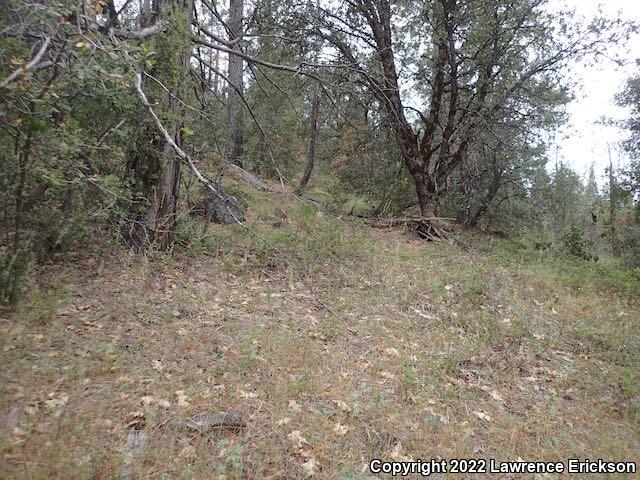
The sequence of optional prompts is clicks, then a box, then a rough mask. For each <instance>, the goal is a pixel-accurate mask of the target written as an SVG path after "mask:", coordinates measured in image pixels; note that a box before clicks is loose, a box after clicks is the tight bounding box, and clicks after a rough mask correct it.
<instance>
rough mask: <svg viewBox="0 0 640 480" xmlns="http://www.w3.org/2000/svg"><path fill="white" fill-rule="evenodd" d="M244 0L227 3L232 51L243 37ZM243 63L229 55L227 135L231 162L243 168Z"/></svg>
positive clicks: (239, 57)
mask: <svg viewBox="0 0 640 480" xmlns="http://www.w3.org/2000/svg"><path fill="white" fill-rule="evenodd" d="M243 13H244V0H230V1H229V30H230V32H229V41H230V42H235V43H234V44H233V50H237V51H239V52H240V51H241V46H240V41H241V39H242V36H243V26H242V17H243ZM243 67H244V61H243V59H242V57H241V56H239V55H233V54H231V53H230V54H229V72H228V77H229V82H230V83H231V86H230V89H229V135H230V139H231V161H232V162H233V163H235V164H236V165H238V166H239V167H242V166H243V162H244V158H243V157H244V128H243V102H242V94H243V92H244V85H243V81H242V71H243Z"/></svg>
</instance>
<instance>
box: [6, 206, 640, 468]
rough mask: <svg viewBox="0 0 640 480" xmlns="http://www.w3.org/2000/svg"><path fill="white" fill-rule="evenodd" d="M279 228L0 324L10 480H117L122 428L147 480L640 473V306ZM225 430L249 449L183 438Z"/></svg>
mask: <svg viewBox="0 0 640 480" xmlns="http://www.w3.org/2000/svg"><path fill="white" fill-rule="evenodd" d="M272 207H273V208H271V207H270V206H269V205H266V206H265V205H262V206H261V209H260V211H259V214H258V216H257V217H256V218H254V219H252V220H251V222H252V223H251V224H252V225H254V227H255V228H256V230H257V231H258V232H259V233H260V235H261V236H262V237H268V239H269V240H268V243H264V242H263V241H262V240H260V239H259V238H256V237H253V236H251V235H249V234H247V233H246V232H244V231H243V230H242V229H240V228H227V229H219V228H212V232H210V233H209V234H208V236H207V240H206V241H207V242H211V243H210V245H209V244H206V243H203V244H201V245H200V246H199V247H198V251H199V252H201V253H198V254H197V255H196V254H191V255H187V254H186V253H182V254H181V253H176V254H174V255H173V256H172V257H165V256H158V257H154V258H148V259H146V260H144V259H140V258H137V257H130V256H127V255H123V254H122V252H113V253H112V254H109V255H103V256H101V257H100V256H97V255H96V256H78V257H77V258H74V259H72V260H68V261H66V262H64V263H61V264H57V265H51V266H48V267H47V268H46V269H45V270H44V271H43V272H41V273H40V274H39V277H38V282H39V285H40V287H39V290H38V291H39V292H40V293H39V294H37V295H36V294H34V296H33V298H32V299H31V300H30V302H29V303H28V304H25V305H24V306H23V307H21V308H20V309H19V310H17V311H15V312H6V313H5V314H3V318H2V322H1V324H0V325H1V328H2V353H1V354H0V362H1V363H2V365H3V372H2V390H1V399H0V412H4V413H6V412H11V411H13V413H14V414H16V415H17V421H13V422H12V421H11V419H8V420H7V419H6V418H5V421H4V423H2V422H0V428H1V429H2V430H1V431H0V436H1V437H0V438H1V440H0V441H1V445H0V446H1V449H2V457H1V459H0V477H2V478H43V479H45V478H46V479H48V478H96V479H97V478H117V477H118V474H119V471H120V469H121V467H122V464H123V462H124V461H125V458H126V456H127V452H126V439H127V433H128V431H129V429H130V428H136V429H142V430H144V431H145V432H147V435H148V440H147V442H146V444H145V445H144V447H143V449H142V450H141V451H140V452H139V453H138V454H137V455H135V457H134V458H133V462H132V465H133V471H134V474H135V476H136V478H202V479H205V478H207V479H208V478H256V479H259V478H274V479H281V478H303V477H304V476H305V475H306V474H307V473H311V472H312V471H313V472H315V476H316V477H317V478H326V479H334V478H336V479H354V480H355V479H366V478H370V477H371V474H370V473H368V471H367V469H366V466H367V464H368V461H369V460H370V459H371V458H374V457H378V458H380V457H382V458H386V459H399V458H403V457H410V458H422V459H427V458H432V457H443V458H452V457H485V458H489V457H493V458H498V459H502V460H514V459H517V458H518V457H520V458H523V459H528V460H540V459H545V460H566V459H567V458H569V457H579V458H585V457H587V458H593V459H597V458H605V459H619V460H638V458H637V454H638V452H639V451H640V435H639V433H640V421H639V418H638V416H639V415H640V414H639V413H638V412H639V408H640V407H638V396H639V392H638V365H639V363H640V362H639V359H638V355H639V354H638V350H639V348H638V347H639V346H640V339H639V338H638V332H639V329H638V319H639V318H640V309H639V308H638V305H634V304H631V303H630V302H629V301H628V300H625V298H624V297H619V296H617V295H615V294H611V293H610V292H609V293H607V292H606V291H593V292H589V293H588V294H585V293H584V292H581V291H577V290H576V289H575V288H572V287H571V286H570V285H566V284H565V283H562V282H559V281H558V280H557V279H556V278H555V277H553V276H549V275H547V273H548V272H547V271H546V270H545V269H544V268H536V269H532V270H529V269H528V268H527V267H526V266H524V265H522V266H519V267H518V266H516V265H514V264H513V263H505V262H501V261H499V260H497V259H496V258H495V257H494V256H492V255H480V254H478V253H465V252H463V251H461V250H459V249H456V248H452V247H447V246H442V245H433V244H425V243H424V242H421V241H418V240H411V239H408V238H407V237H405V236H403V235H401V234H399V233H398V232H394V231H388V230H385V231H376V230H371V229H368V228H367V227H361V226H353V225H347V224H344V223H341V222H339V221H336V220H332V219H327V218H324V217H322V216H320V217H318V216H316V215H315V214H312V213H309V212H308V211H306V210H305V209H297V210H296V209H295V208H294V209H291V208H287V209H285V210H286V211H282V210H281V209H282V208H283V207H282V206H278V207H275V205H273V206H272ZM283 214H284V215H283ZM278 216H280V217H282V216H284V217H286V218H287V220H288V223H287V224H277V222H276V220H278V219H277V218H276V217H278ZM283 225H284V226H283ZM275 247H277V248H278V249H279V250H280V251H283V252H284V253H285V254H286V255H289V256H290V257H291V258H287V257H282V255H280V254H277V253H275V252H274V248H275ZM224 410H235V411H238V412H241V413H242V415H243V417H244V418H245V419H246V421H247V423H248V426H247V428H246V429H244V430H242V431H239V432H238V431H220V432H213V433H211V434H209V435H203V434H197V433H189V432H184V431H180V430H177V429H175V428H173V427H172V426H171V425H172V424H171V422H170V421H169V420H170V419H173V418H182V417H188V416H191V415H194V414H196V413H199V412H203V411H224Z"/></svg>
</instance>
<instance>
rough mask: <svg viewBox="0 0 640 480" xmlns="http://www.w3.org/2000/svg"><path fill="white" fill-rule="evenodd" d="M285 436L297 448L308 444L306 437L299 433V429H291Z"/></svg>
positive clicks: (300, 448)
mask: <svg viewBox="0 0 640 480" xmlns="http://www.w3.org/2000/svg"><path fill="white" fill-rule="evenodd" d="M287 438H288V439H289V441H290V442H291V445H293V446H294V447H295V448H296V449H298V450H302V449H303V448H304V446H305V445H308V444H309V442H307V439H306V438H304V437H303V436H302V435H301V434H300V430H294V431H292V432H291V433H290V434H289V435H287Z"/></svg>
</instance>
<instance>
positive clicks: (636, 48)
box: [549, 0, 640, 184]
mask: <svg viewBox="0 0 640 480" xmlns="http://www.w3.org/2000/svg"><path fill="white" fill-rule="evenodd" d="M557 4H558V6H561V5H566V6H568V7H569V8H573V9H575V10H576V13H577V14H579V15H580V16H584V17H586V18H587V19H588V18H591V17H593V16H595V15H597V14H598V10H599V9H600V11H601V13H602V14H603V15H606V16H608V17H618V18H621V19H623V20H631V21H638V20H640V2H639V1H637V0H558V1H557ZM614 49H615V50H616V51H615V53H617V54H618V55H619V56H620V57H621V58H623V59H624V60H625V61H626V62H627V64H626V65H624V66H622V67H618V66H617V65H615V64H614V63H613V62H601V63H600V64H598V65H596V66H595V67H593V66H592V67H588V66H585V65H576V66H574V67H573V68H572V69H571V79H572V80H575V81H578V82H579V85H578V88H577V91H576V98H575V100H574V101H573V102H571V103H570V104H569V105H568V106H567V113H568V114H569V123H568V124H567V125H566V127H565V128H563V129H562V130H561V131H560V132H558V134H557V136H556V140H555V147H554V148H552V150H551V152H550V159H549V160H550V162H549V163H550V166H552V165H553V164H554V163H555V160H556V158H555V153H556V152H557V155H558V159H559V160H561V161H563V162H566V163H568V164H569V165H570V166H571V167H573V168H574V169H575V170H576V171H577V172H578V173H580V174H581V175H583V176H586V175H587V173H588V171H589V166H590V165H591V164H594V165H595V171H596V176H597V177H598V180H599V183H600V184H602V183H604V179H603V175H604V169H605V167H606V166H607V165H608V163H609V159H608V156H607V144H610V145H611V155H612V157H613V162H614V167H615V166H616V165H624V164H625V163H626V161H627V158H626V156H625V153H624V152H622V151H620V150H619V148H618V144H619V142H620V140H622V139H624V138H625V137H626V133H625V132H624V131H623V130H621V129H618V128H616V127H612V126H604V125H601V124H598V123H597V122H598V121H599V120H600V119H601V118H602V117H607V118H612V119H615V120H621V119H624V118H626V117H627V115H628V111H627V110H625V109H623V108H620V107H618V106H617V105H616V103H615V98H614V97H615V95H616V93H617V92H619V91H620V90H621V89H622V88H623V86H624V83H625V81H626V79H627V78H629V77H630V76H631V75H633V74H634V73H637V68H636V66H635V63H634V62H635V60H636V59H638V58H640V35H635V36H634V37H632V38H631V39H630V40H629V42H628V43H627V44H626V45H619V46H615V47H614Z"/></svg>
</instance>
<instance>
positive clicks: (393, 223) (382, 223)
mask: <svg viewBox="0 0 640 480" xmlns="http://www.w3.org/2000/svg"><path fill="white" fill-rule="evenodd" d="M442 220H444V221H454V220H455V218H449V217H400V218H376V219H372V218H366V217H364V218H363V221H364V222H365V223H368V224H369V225H371V226H372V227H373V228H391V227H397V226H404V227H409V226H414V225H418V224H421V223H425V222H426V223H433V222H438V221H442Z"/></svg>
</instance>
